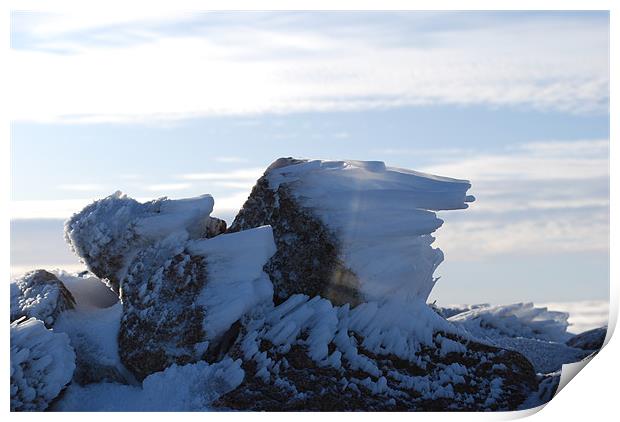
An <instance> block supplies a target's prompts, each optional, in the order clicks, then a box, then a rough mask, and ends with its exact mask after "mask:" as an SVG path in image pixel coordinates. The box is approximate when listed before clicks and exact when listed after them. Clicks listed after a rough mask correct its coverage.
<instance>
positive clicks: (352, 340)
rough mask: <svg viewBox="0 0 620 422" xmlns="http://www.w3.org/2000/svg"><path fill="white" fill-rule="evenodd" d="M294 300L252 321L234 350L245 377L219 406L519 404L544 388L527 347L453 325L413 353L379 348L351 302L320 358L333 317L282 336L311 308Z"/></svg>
mask: <svg viewBox="0 0 620 422" xmlns="http://www.w3.org/2000/svg"><path fill="white" fill-rule="evenodd" d="M316 299H317V298H315V299H314V300H313V301H316ZM307 303H312V301H310V302H307ZM287 306H288V303H286V302H285V303H284V304H282V305H280V306H279V307H276V308H275V309H274V311H273V312H272V314H276V315H277V316H276V317H275V318H274V317H272V316H270V315H269V314H268V315H267V316H266V318H265V320H266V321H267V323H265V324H264V325H261V324H260V323H257V322H256V320H246V321H245V323H244V325H243V327H242V329H241V334H240V336H239V337H238V339H237V342H236V343H235V344H234V345H233V347H232V348H231V350H230V352H229V355H230V356H231V357H232V358H233V359H237V358H240V359H242V360H243V364H242V367H243V369H244V371H245V373H246V375H245V379H244V381H243V383H242V384H241V385H240V386H239V387H238V388H236V389H235V390H233V391H231V392H229V393H228V394H226V395H224V396H222V397H221V398H220V399H219V400H218V401H217V402H216V403H215V406H220V407H222V408H228V409H236V410H254V411H256V410H260V411H445V410H465V411H467V410H469V411H475V410H514V409H516V408H517V407H518V406H519V405H521V404H522V403H523V402H524V401H525V400H526V398H527V397H528V396H529V395H530V393H531V391H536V389H537V388H538V380H537V378H536V375H535V372H534V370H533V368H532V365H531V364H530V363H529V361H528V360H527V359H525V358H524V357H523V356H521V355H520V354H519V353H516V352H513V351H508V350H504V349H500V348H496V347H492V346H489V345H484V344H481V343H477V342H475V341H471V340H467V339H464V338H462V337H459V336H457V335H454V334H450V333H446V332H441V331H435V332H434V333H433V335H432V340H431V343H430V344H428V345H423V346H422V347H420V349H419V351H418V352H417V353H416V354H415V356H411V357H410V358H408V359H404V358H402V357H399V356H397V355H396V354H394V353H393V352H390V351H389V350H383V351H382V352H379V353H378V352H376V351H371V350H370V349H371V348H372V346H371V345H370V344H371V343H372V342H373V340H372V338H371V337H372V336H368V337H364V336H363V335H361V334H360V333H359V332H356V330H354V329H353V328H352V326H348V327H347V323H346V318H347V317H346V316H345V315H346V314H347V311H348V309H344V308H339V309H337V311H336V312H337V313H338V315H339V317H338V320H339V321H338V327H339V328H338V330H337V331H336V334H335V335H334V337H333V338H332V339H331V340H326V341H328V345H327V349H328V350H327V351H326V354H327V356H328V357H327V358H326V359H319V360H318V361H317V359H316V356H317V355H316V353H317V352H316V339H317V337H316V334H317V333H318V332H323V331H324V330H325V325H329V321H330V317H325V316H326V315H327V314H323V318H320V320H319V319H317V321H318V322H317V324H316V325H314V326H309V327H306V328H305V329H304V328H302V329H301V330H300V332H299V333H298V334H297V335H296V336H293V337H292V338H291V339H290V341H288V342H284V343H282V337H281V335H280V334H276V335H275V337H274V335H272V329H273V327H274V326H278V324H279V323H281V322H282V321H285V320H286V319H287V318H289V317H290V316H292V315H300V314H302V313H305V312H307V310H304V309H303V306H304V305H301V306H297V307H296V308H295V307H290V306H289V307H288V308H289V309H284V310H282V309H283V308H286V307H287ZM293 318H294V317H293ZM302 325H303V324H302ZM284 326H290V322H289V324H284ZM270 339H271V340H270ZM272 340H273V341H272ZM446 342H448V343H449V344H450V345H451V346H450V348H448V349H446V348H445V346H444V343H446ZM276 343H277V344H276ZM313 356H314V357H313Z"/></svg>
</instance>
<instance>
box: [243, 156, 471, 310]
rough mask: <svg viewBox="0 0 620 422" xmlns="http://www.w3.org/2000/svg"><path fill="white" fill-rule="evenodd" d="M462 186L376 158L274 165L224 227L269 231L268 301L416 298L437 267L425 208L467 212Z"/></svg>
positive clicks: (432, 217)
mask: <svg viewBox="0 0 620 422" xmlns="http://www.w3.org/2000/svg"><path fill="white" fill-rule="evenodd" d="M469 188H470V184H469V182H467V181H465V180H457V179H450V178H446V177H439V176H432V175H428V174H423V173H418V172H415V171H411V170H404V169H398V168H393V167H386V166H385V164H384V163H382V162H376V161H368V162H364V161H321V160H312V161H308V160H295V159H291V158H281V159H278V160H277V161H275V162H274V163H273V164H272V165H271V166H270V167H269V168H268V169H267V171H266V172H265V174H264V176H263V177H262V178H261V179H259V180H258V182H257V184H256V186H255V187H254V189H253V190H252V193H251V194H250V197H249V198H248V201H247V202H246V203H245V204H244V206H243V209H242V210H241V211H240V212H239V214H238V215H237V217H236V218H235V221H234V222H233V224H232V225H231V230H244V229H247V228H251V227H256V226H260V225H264V224H269V225H271V226H272V227H273V229H274V235H275V240H276V245H277V246H278V251H277V253H276V255H275V256H274V258H272V260H271V262H270V265H269V266H268V268H267V272H268V273H269V275H270V278H271V280H272V282H273V283H274V288H275V290H276V298H277V299H278V300H279V301H281V300H285V299H286V298H287V297H289V296H290V295H291V294H295V293H303V294H309V295H311V296H312V295H316V294H320V295H321V296H323V297H326V298H328V299H330V300H331V301H332V302H334V303H336V304H344V303H351V304H353V305H356V304H358V303H361V302H364V301H368V300H383V299H386V298H388V297H398V298H409V299H412V300H413V299H417V300H422V301H425V300H426V299H427V298H428V295H429V293H430V291H431V289H432V288H433V285H434V283H435V279H434V277H433V272H434V270H435V269H436V268H437V266H438V265H439V264H440V263H441V261H442V260H443V254H442V252H441V251H440V250H439V249H435V248H433V247H432V246H431V244H432V243H433V241H434V238H433V237H432V236H431V233H433V232H434V231H435V230H437V229H438V228H439V227H440V226H441V225H442V223H443V221H442V220H441V219H439V218H437V216H436V214H435V212H434V211H439V210H455V209H463V208H467V206H468V205H467V203H468V202H472V201H473V200H474V198H473V196H470V195H467V190H468V189H469Z"/></svg>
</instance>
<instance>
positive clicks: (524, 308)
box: [449, 303, 571, 343]
mask: <svg viewBox="0 0 620 422" xmlns="http://www.w3.org/2000/svg"><path fill="white" fill-rule="evenodd" d="M449 320H450V321H451V322H454V323H456V324H459V325H461V326H462V327H464V328H465V329H466V330H467V331H468V332H470V333H471V334H473V335H475V336H476V337H479V338H491V339H493V338H497V337H525V338H532V339H537V340H544V341H553V342H558V343H560V342H561V343H563V342H565V341H566V340H568V339H569V338H570V337H571V335H570V334H569V333H567V331H566V329H567V328H568V314H567V313H566V312H557V311H549V310H547V308H535V307H534V305H533V304H532V303H515V304H512V305H500V306H491V305H478V306H474V307H472V308H471V309H470V310H468V311H466V312H462V313H459V314H456V315H454V316H452V317H450V318H449Z"/></svg>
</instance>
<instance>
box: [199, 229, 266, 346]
mask: <svg viewBox="0 0 620 422" xmlns="http://www.w3.org/2000/svg"><path fill="white" fill-rule="evenodd" d="M187 250H188V251H189V252H190V253H191V254H194V255H201V256H204V258H205V259H206V270H207V274H208V282H207V283H206V285H205V287H204V288H203V289H202V291H201V293H200V295H199V296H198V298H197V300H196V303H198V304H199V305H201V306H203V307H204V309H205V320H204V324H203V325H204V329H205V332H206V333H207V339H208V340H211V339H214V338H216V337H218V336H220V335H221V334H223V333H224V331H226V330H227V329H228V328H230V326H231V325H232V324H233V323H234V322H235V321H237V320H239V319H240V318H241V317H242V316H243V315H244V314H246V313H247V312H249V311H250V310H252V309H253V308H255V307H257V306H259V305H261V304H269V303H271V301H272V298H273V285H272V284H271V281H270V280H269V277H268V276H267V274H265V273H264V272H263V266H264V265H265V263H267V261H268V260H269V258H271V256H272V255H273V254H274V253H275V252H276V246H275V243H274V241H273V232H272V230H271V227H270V226H263V227H258V228H256V229H251V230H245V231H242V232H237V233H230V234H222V235H219V236H216V237H214V238H211V239H205V240H196V241H190V242H188V244H187Z"/></svg>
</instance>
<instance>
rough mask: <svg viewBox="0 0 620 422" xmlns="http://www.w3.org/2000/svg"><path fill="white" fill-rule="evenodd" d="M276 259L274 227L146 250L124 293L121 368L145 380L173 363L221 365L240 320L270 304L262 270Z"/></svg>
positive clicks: (173, 239)
mask: <svg viewBox="0 0 620 422" xmlns="http://www.w3.org/2000/svg"><path fill="white" fill-rule="evenodd" d="M274 252H275V244H274V242H273V234H272V231H271V227H269V226H265V227H259V228H256V229H253V230H247V231H243V232H239V233H233V234H223V235H219V236H217V237H214V238H211V239H200V240H187V239H186V237H185V236H182V235H181V236H178V235H176V234H171V235H169V236H168V237H166V238H164V239H162V240H160V241H157V242H154V243H152V244H151V245H150V246H148V247H143V249H142V250H140V251H139V252H137V253H136V254H135V255H134V257H133V259H132V260H131V262H130V263H129V265H128V269H127V272H126V275H125V277H124V279H123V285H122V289H121V300H122V303H123V314H122V318H121V324H120V332H119V353H120V357H121V360H122V362H123V363H124V364H125V366H126V367H127V368H128V369H129V370H130V371H131V372H132V373H133V374H134V375H135V376H136V377H137V378H138V379H143V378H144V377H146V376H147V375H149V374H152V373H154V372H158V371H161V370H163V369H165V368H166V367H168V366H170V365H171V364H179V365H184V364H187V363H192V362H196V361H198V360H200V359H208V360H210V361H212V360H214V359H217V358H221V357H222V356H223V354H224V353H225V350H226V348H227V346H226V345H227V344H228V342H232V341H234V338H235V337H236V334H235V330H236V329H238V322H237V321H239V319H240V318H241V317H242V316H243V315H244V314H246V313H247V312H249V311H250V310H252V309H254V308H255V307H260V306H261V305H264V304H271V301H272V297H273V288H272V285H271V282H270V281H269V278H268V277H267V275H266V274H265V273H264V272H263V266H264V265H265V263H266V262H267V261H268V260H269V258H270V257H271V256H272V255H273V253H274Z"/></svg>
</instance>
